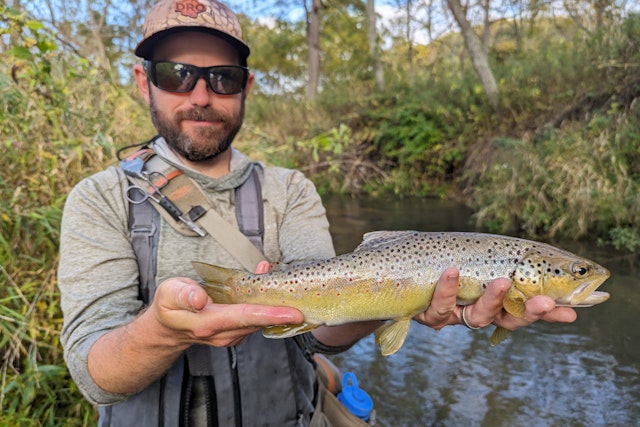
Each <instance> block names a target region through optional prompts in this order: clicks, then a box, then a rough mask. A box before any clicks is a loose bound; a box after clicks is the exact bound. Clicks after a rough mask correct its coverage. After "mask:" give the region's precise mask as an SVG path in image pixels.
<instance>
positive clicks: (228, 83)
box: [209, 67, 247, 95]
mask: <svg viewBox="0 0 640 427" xmlns="http://www.w3.org/2000/svg"><path fill="white" fill-rule="evenodd" d="M209 81H210V82H211V89H212V90H213V91H214V92H216V93H219V94H221V95H233V94H236V93H240V92H242V91H243V90H244V86H245V85H246V81H247V70H245V69H244V68H239V67H214V68H212V69H211V70H210V71H209Z"/></svg>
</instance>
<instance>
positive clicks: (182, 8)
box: [134, 0, 250, 64]
mask: <svg viewBox="0 0 640 427" xmlns="http://www.w3.org/2000/svg"><path fill="white" fill-rule="evenodd" d="M184 30H195V31H204V32H208V33H212V34H214V35H216V36H219V37H221V38H223V39H224V40H226V41H227V42H229V43H230V44H231V45H232V46H234V47H235V48H236V49H237V50H238V53H239V54H240V60H241V61H242V63H243V64H246V60H247V57H248V56H249V53H250V49H249V46H248V45H247V44H246V43H245V42H244V40H243V39H242V29H241V28H240V22H239V21H238V17H237V16H236V15H235V14H234V13H233V12H232V11H231V9H229V8H228V7H227V6H225V5H224V4H222V3H220V2H218V1H216V0H162V1H160V2H159V3H157V4H156V5H155V6H153V7H152V8H151V9H150V10H149V13H147V16H146V18H145V20H144V26H143V28H142V37H143V38H142V41H140V43H138V46H137V47H136V49H135V51H134V52H135V54H136V55H137V56H139V57H141V58H145V59H149V58H150V56H151V54H152V52H153V48H154V47H155V45H156V43H158V41H160V40H161V39H162V38H163V37H166V36H167V35H169V34H172V33H175V32H178V31H184Z"/></svg>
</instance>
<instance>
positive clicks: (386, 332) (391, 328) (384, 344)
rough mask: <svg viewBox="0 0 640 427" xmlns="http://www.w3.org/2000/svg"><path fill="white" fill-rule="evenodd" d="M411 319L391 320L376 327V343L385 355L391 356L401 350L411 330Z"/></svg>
mask: <svg viewBox="0 0 640 427" xmlns="http://www.w3.org/2000/svg"><path fill="white" fill-rule="evenodd" d="M410 325H411V319H398V320H391V321H389V322H387V323H385V324H384V325H382V326H380V327H379V328H378V329H376V332H375V337H376V344H378V345H379V346H380V352H381V353H382V355H383V356H389V355H391V354H393V353H395V352H396V351H398V350H400V347H402V344H404V340H405V338H406V337H407V333H408V332H409V326H410Z"/></svg>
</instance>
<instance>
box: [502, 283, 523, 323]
mask: <svg viewBox="0 0 640 427" xmlns="http://www.w3.org/2000/svg"><path fill="white" fill-rule="evenodd" d="M525 301H526V298H525V295H524V294H523V293H522V292H520V291H519V290H518V289H516V288H515V286H511V287H510V288H509V290H508V291H507V294H506V295H505V297H504V300H503V301H502V306H503V307H504V309H505V310H506V311H507V313H509V314H511V315H513V316H515V317H522V316H524V311H525V309H526V307H525V305H524V302H525Z"/></svg>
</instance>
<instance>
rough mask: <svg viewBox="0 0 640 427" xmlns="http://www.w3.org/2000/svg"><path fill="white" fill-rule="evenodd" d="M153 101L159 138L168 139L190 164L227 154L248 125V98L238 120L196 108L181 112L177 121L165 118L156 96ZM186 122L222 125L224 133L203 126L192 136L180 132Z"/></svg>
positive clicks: (175, 118)
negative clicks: (246, 109) (245, 112)
mask: <svg viewBox="0 0 640 427" xmlns="http://www.w3.org/2000/svg"><path fill="white" fill-rule="evenodd" d="M150 98H151V102H150V104H151V105H150V109H151V120H152V121H153V124H154V126H155V127H156V129H157V131H158V134H159V135H160V136H161V137H163V138H164V139H165V141H166V142H167V145H169V147H171V148H172V149H173V150H174V151H175V152H176V153H177V154H179V155H180V156H182V157H183V158H185V159H187V160H188V161H190V162H202V161H207V160H211V159H214V158H216V157H217V156H218V155H219V154H220V153H223V152H225V151H227V150H228V149H229V147H230V146H231V143H232V142H233V140H234V138H235V137H236V135H237V134H238V131H240V128H241V127H242V123H243V121H244V102H245V96H244V95H242V100H241V106H240V111H239V112H238V114H237V115H235V116H234V115H228V114H225V113H223V112H220V111H217V110H214V109H212V108H203V107H194V108H192V109H190V110H187V111H178V112H177V113H176V115H175V116H174V117H173V118H169V117H166V116H165V115H164V114H162V112H161V111H160V110H159V109H158V106H157V103H156V101H155V99H154V97H153V93H152V92H151V97H150ZM183 120H196V121H208V122H216V123H218V124H221V125H222V129H219V128H218V129H214V128H212V127H209V126H203V127H201V128H196V129H195V130H194V135H193V136H190V135H187V134H186V133H184V132H183V131H181V130H180V123H181V122H182V121H183Z"/></svg>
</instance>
